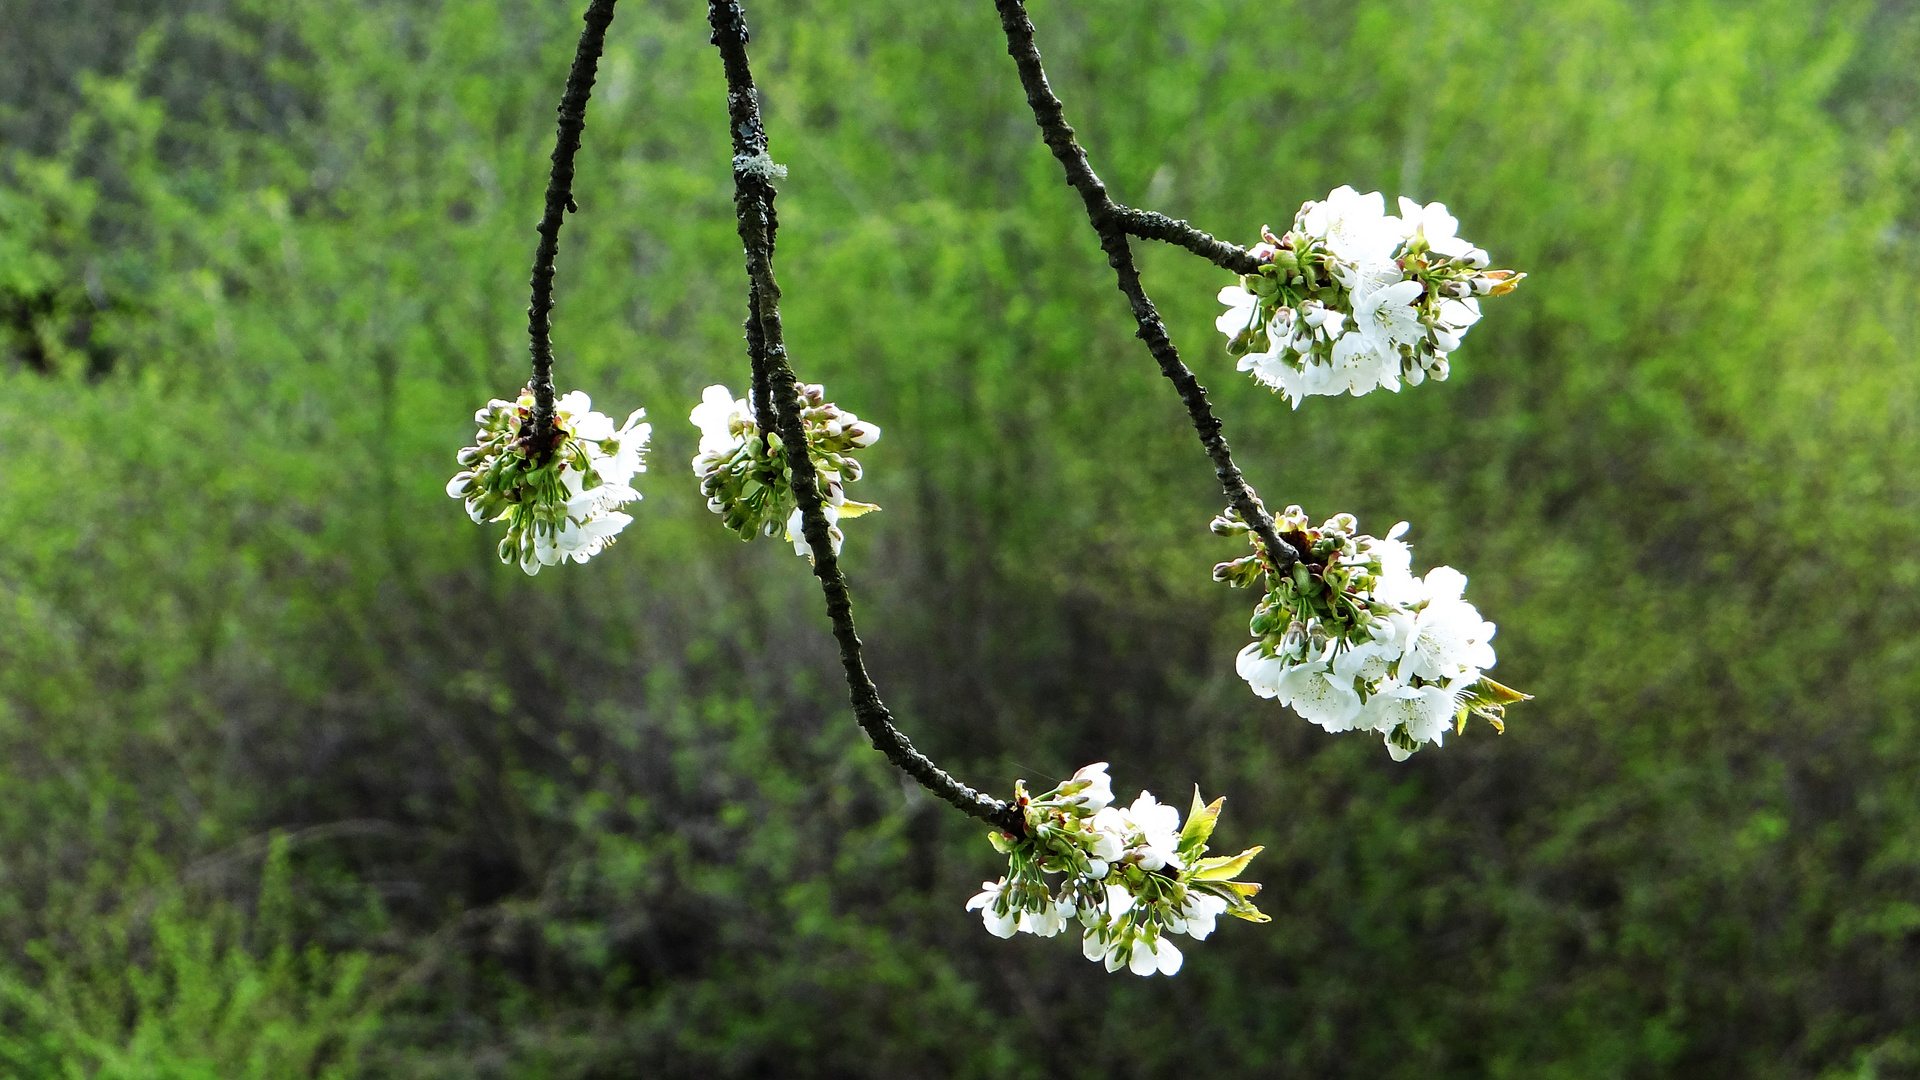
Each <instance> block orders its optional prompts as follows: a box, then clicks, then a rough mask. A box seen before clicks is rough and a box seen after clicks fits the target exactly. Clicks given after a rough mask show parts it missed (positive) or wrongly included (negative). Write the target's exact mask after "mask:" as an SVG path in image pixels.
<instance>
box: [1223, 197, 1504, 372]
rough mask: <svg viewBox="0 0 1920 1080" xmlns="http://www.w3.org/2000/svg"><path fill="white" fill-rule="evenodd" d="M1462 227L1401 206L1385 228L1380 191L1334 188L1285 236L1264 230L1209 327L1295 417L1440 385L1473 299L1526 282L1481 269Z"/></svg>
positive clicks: (1438, 214)
mask: <svg viewBox="0 0 1920 1080" xmlns="http://www.w3.org/2000/svg"><path fill="white" fill-rule="evenodd" d="M1458 228H1459V222H1457V221H1455V220H1454V218H1453V215H1451V214H1449V213H1447V208H1446V207H1445V206H1444V205H1442V204H1440V203H1437V202H1436V203H1428V204H1427V205H1425V206H1421V205H1419V204H1418V203H1415V202H1414V201H1413V200H1411V199H1407V198H1402V199H1401V200H1400V216H1399V217H1391V216H1389V215H1388V214H1387V212H1386V204H1385V201H1384V200H1383V199H1382V198H1381V195H1380V193H1379V192H1377V191H1370V192H1368V193H1366V194H1364V195H1362V194H1360V193H1359V192H1357V191H1355V190H1353V189H1352V188H1350V187H1339V188H1335V189H1334V190H1333V191H1332V192H1331V193H1330V194H1328V196H1327V197H1326V199H1325V200H1324V201H1321V202H1308V203H1305V204H1303V205H1302V206H1301V207H1300V212H1299V213H1298V214H1297V215H1295V217H1294V220H1293V228H1292V229H1290V230H1288V232H1287V233H1286V234H1285V235H1284V236H1275V235H1273V233H1272V232H1271V231H1269V230H1268V229H1266V228H1265V227H1262V228H1261V230H1260V232H1261V237H1262V242H1261V243H1259V244H1256V245H1254V247H1253V248H1252V255H1253V257H1254V258H1255V259H1256V260H1258V261H1259V262H1260V269H1259V271H1258V272H1257V273H1253V274H1246V275H1243V276H1242V277H1241V278H1240V284H1238V285H1229V286H1227V287H1226V288H1224V289H1222V290H1220V302H1221V303H1223V304H1226V305H1227V311H1226V313H1225V314H1223V315H1221V316H1220V317H1219V318H1218V319H1216V320H1215V321H1214V325H1215V326H1216V327H1217V328H1218V329H1219V330H1220V332H1221V333H1223V334H1225V335H1227V351H1228V352H1230V353H1232V354H1233V355H1236V356H1239V357H1240V370H1241V371H1250V372H1252V373H1253V376H1254V377H1255V378H1256V379H1259V380H1260V381H1261V382H1262V383H1265V384H1266V385H1267V386H1269V387H1272V388H1273V389H1274V390H1276V391H1278V392H1279V393H1282V394H1285V395H1286V396H1287V398H1288V399H1289V400H1291V401H1292V402H1293V407H1294V408H1296V409H1297V408H1299V407H1300V402H1301V401H1302V400H1303V399H1305V398H1307V397H1309V396H1313V395H1336V394H1343V393H1344V394H1352V395H1353V396H1355V397H1359V396H1360V395H1361V394H1364V393H1367V392H1368V391H1370V390H1372V389H1374V388H1375V387H1385V388H1387V389H1388V390H1392V391H1394V392H1396V393H1398V392H1399V390H1400V383H1401V381H1402V380H1405V381H1406V383H1407V385H1409V386H1418V385H1420V384H1421V383H1422V382H1424V381H1425V380H1426V379H1427V377H1428V376H1429V375H1431V376H1432V377H1433V378H1435V379H1439V380H1445V379H1446V377H1447V371H1448V367H1447V355H1448V354H1449V353H1451V352H1453V351H1454V350H1455V349H1457V348H1459V347H1460V339H1461V338H1463V337H1464V336H1466V333H1467V330H1468V328H1469V327H1471V326H1473V324H1474V323H1476V322H1478V321H1479V320H1480V301H1479V297H1482V296H1500V295H1502V294H1505V293H1509V292H1512V291H1513V290H1514V288H1515V287H1517V286H1518V285H1519V283H1520V279H1522V278H1524V277H1526V275H1525V274H1520V273H1515V272H1514V271H1512V270H1491V269H1488V266H1489V263H1490V261H1491V260H1490V259H1489V257H1488V255H1487V253H1486V252H1485V251H1482V250H1481V249H1479V248H1477V247H1475V246H1473V244H1472V243H1470V242H1469V241H1467V240H1465V239H1463V238H1461V237H1460V236H1458V235H1457V230H1458Z"/></svg>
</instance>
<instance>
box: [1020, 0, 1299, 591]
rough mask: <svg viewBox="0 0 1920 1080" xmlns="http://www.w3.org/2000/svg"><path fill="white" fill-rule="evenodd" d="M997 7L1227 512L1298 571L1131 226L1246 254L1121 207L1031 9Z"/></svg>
mask: <svg viewBox="0 0 1920 1080" xmlns="http://www.w3.org/2000/svg"><path fill="white" fill-rule="evenodd" d="M994 5H995V6H996V7H997V8H998V9H999V11H1000V28H1001V29H1002V30H1004V31H1006V35H1007V53H1008V55H1010V56H1012V57H1013V62H1014V65H1015V66H1016V67H1018V68H1019V69H1020V85H1021V86H1023V87H1024V88H1025V89H1026V91H1027V106H1028V107H1029V108H1031V109H1032V110H1033V120H1034V123H1036V124H1039V125H1040V135H1041V138H1043V139H1044V140H1045V141H1046V144H1047V147H1048V148H1049V149H1051V150H1052V151H1053V156H1054V157H1055V158H1057V159H1059V161H1060V167H1061V168H1062V169H1064V170H1066V174H1067V183H1068V184H1070V185H1072V186H1073V189H1074V190H1075V191H1078V192H1079V193H1080V201H1081V202H1083V203H1085V204H1086V207H1087V220H1088V221H1089V222H1091V223H1092V225H1093V230H1094V232H1096V233H1098V234H1099V235H1100V248H1101V250H1103V251H1105V252H1106V253H1107V264H1108V265H1109V266H1112V267H1113V272H1114V276H1115V277H1117V278H1118V279H1119V286H1120V291H1121V292H1122V293H1123V294H1125V296H1126V298H1127V303H1128V304H1130V305H1131V306H1132V308H1133V320H1134V322H1135V323H1136V324H1137V326H1138V328H1137V329H1136V330H1135V331H1134V336H1135V337H1138V338H1139V339H1140V340H1141V341H1144V342H1146V344H1147V351H1148V352H1150V353H1152V354H1153V359H1154V361H1155V362H1157V363H1158V364H1159V365H1160V373H1161V374H1162V375H1165V376H1166V377H1167V381H1168V382H1171V383H1173V388H1174V390H1175V391H1176V392H1178V393H1179V395H1180V401H1181V402H1182V403H1183V404H1184V405H1186V407H1187V415H1188V416H1189V417H1191V418H1192V420H1193V427H1194V430H1195V431H1197V432H1199V434H1200V444H1201V445H1202V446H1204V447H1205V448H1206V451H1207V456H1208V457H1209V458H1211V459H1212V460H1213V471H1214V474H1215V475H1216V476H1218V477H1219V478H1220V488H1221V490H1222V491H1224V492H1225V493H1226V496H1227V503H1228V505H1230V506H1232V507H1233V508H1234V509H1235V510H1237V511H1239V512H1240V516H1241V517H1242V518H1243V519H1245V520H1246V522H1247V524H1249V525H1250V526H1252V527H1253V531H1254V534H1255V535H1256V536H1258V537H1259V538H1260V540H1261V542H1262V543H1264V544H1265V545H1266V548H1267V552H1268V557H1269V559H1270V560H1271V562H1272V563H1273V567H1274V569H1275V570H1276V571H1284V570H1285V569H1287V567H1289V566H1291V565H1293V563H1294V561H1295V560H1296V559H1298V558H1299V555H1300V553H1299V552H1296V551H1295V550H1294V548H1293V545H1291V544H1289V543H1287V542H1286V541H1284V540H1282V539H1280V537H1279V536H1278V535H1277V534H1276V533H1275V532H1274V531H1273V518H1272V516H1271V515H1269V514H1268V513H1267V510H1266V507H1264V506H1262V505H1261V503H1260V498H1259V496H1257V495H1255V494H1254V493H1253V489H1252V488H1251V487H1249V486H1248V485H1247V481H1246V478H1245V477H1244V476H1242V475H1241V474H1240V467H1239V466H1237V465H1235V464H1234V463H1233V451H1232V450H1231V448H1229V447H1228V446H1227V440H1226V437H1225V436H1224V435H1222V434H1221V433H1220V420H1219V418H1218V417H1216V416H1214V415H1213V408H1212V406H1210V405H1209V404H1208V403H1207V388H1206V387H1204V386H1201V385H1200V380H1199V379H1197V378H1195V377H1194V374H1193V371H1192V370H1191V369H1189V368H1188V367H1187V365H1186V364H1184V363H1182V362H1181V360H1180V352H1179V350H1178V349H1176V348H1174V345H1173V340H1172V339H1171V338H1169V337H1168V336H1167V327H1166V324H1165V323H1163V322H1161V321H1160V313H1159V312H1158V311H1156V310H1154V306H1153V301H1152V300H1150V299H1148V297H1147V293H1146V290H1145V289H1144V288H1142V287H1141V285H1140V271H1139V269H1138V268H1137V267H1135V266H1134V263H1133V248H1132V246H1131V245H1130V244H1129V243H1128V242H1127V232H1128V231H1129V230H1128V224H1129V222H1132V223H1134V224H1135V225H1136V227H1137V228H1139V229H1147V228H1153V229H1156V230H1159V231H1160V232H1162V233H1165V234H1166V235H1163V236H1160V237H1158V238H1159V239H1173V238H1174V237H1181V238H1182V239H1175V240H1174V242H1175V243H1180V244H1181V245H1182V246H1184V247H1187V248H1188V249H1189V250H1195V251H1199V253H1200V254H1202V255H1206V256H1207V257H1208V258H1211V259H1214V261H1216V262H1218V261H1219V258H1216V257H1215V255H1214V254H1209V252H1210V251H1213V250H1215V249H1219V250H1220V253H1221V254H1222V257H1224V255H1225V252H1226V249H1232V250H1235V251H1237V250H1239V249H1237V248H1232V245H1230V244H1223V243H1221V242H1220V241H1218V240H1214V239H1213V238H1212V237H1211V236H1207V235H1206V234H1205V233H1201V232H1198V231H1197V230H1193V229H1190V228H1188V227H1187V225H1186V223H1185V222H1176V221H1174V220H1173V219H1171V218H1168V217H1166V216H1165V215H1163V214H1149V213H1145V212H1142V211H1138V210H1129V209H1127V208H1126V207H1123V206H1120V205H1119V204H1117V203H1115V202H1114V201H1113V199H1112V197H1110V196H1109V195H1108V194H1107V187H1106V185H1105V184H1102V183H1101V182H1100V178H1099V177H1098V176H1096V175H1095V174H1094V171H1093V166H1091V165H1089V164H1088V163H1087V153H1086V151H1085V150H1082V149H1081V148H1080V144H1079V143H1078V142H1077V141H1075V140H1074V137H1073V128H1072V127H1071V126H1069V125H1068V124H1067V115H1066V110H1065V108H1063V107H1062V106H1061V104H1060V99H1059V98H1057V97H1055V96H1054V94H1053V88H1052V87H1050V86H1048V85H1047V72H1046V69H1045V68H1043V67H1041V65H1040V48H1039V46H1037V45H1036V44H1034V40H1033V20H1031V19H1029V18H1028V17H1027V9H1026V5H1025V4H1024V3H1023V2H1022V0H994ZM1175 226H1178V228H1175ZM1188 234H1191V235H1188ZM1202 240H1204V241H1205V245H1203V246H1207V245H1211V246H1209V247H1207V250H1201V249H1200V248H1197V247H1195V246H1194V245H1195V244H1196V243H1200V242H1201V241H1202ZM1249 262H1251V259H1249ZM1222 265H1225V264H1224V263H1222ZM1228 269H1232V267H1228Z"/></svg>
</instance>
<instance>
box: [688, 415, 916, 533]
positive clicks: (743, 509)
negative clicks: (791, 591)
mask: <svg viewBox="0 0 1920 1080" xmlns="http://www.w3.org/2000/svg"><path fill="white" fill-rule="evenodd" d="M801 399H802V400H801V402H800V422H801V424H802V426H803V427H804V429H805V430H806V433H807V456H808V457H809V458H811V459H812V461H813V467H814V469H815V471H816V472H817V473H818V474H819V477H820V489H821V490H820V493H821V496H822V498H823V499H824V500H825V505H824V506H822V507H821V509H822V510H824V511H825V512H826V515H827V524H828V526H829V527H830V535H831V536H832V538H833V551H834V554H836V555H838V554H839V553H840V545H841V544H842V543H843V542H845V540H846V535H845V534H844V533H842V532H841V531H840V520H841V519H842V518H856V517H859V516H861V515H862V514H869V513H872V512H873V511H875V510H878V509H880V508H879V507H878V506H875V505H873V504H872V503H862V502H853V501H851V500H849V499H848V498H847V491H846V485H848V484H851V483H853V482H854V481H856V480H858V479H860V475H861V470H860V463H859V462H858V461H855V460H854V458H853V453H854V451H856V450H861V449H864V448H866V447H869V446H872V445H873V444H874V443H876V442H879V441H880V427H879V425H877V424H870V423H867V422H866V421H864V420H862V419H860V418H859V417H857V416H855V415H853V414H852V413H850V412H847V411H845V410H843V409H841V408H840V407H839V406H837V405H835V404H834V403H833V402H831V401H828V400H827V399H826V391H825V389H824V388H823V387H821V386H819V385H817V384H810V385H807V386H804V387H802V388H801ZM688 419H689V420H691V421H692V422H693V425H694V426H695V427H697V428H699V429H700V453H699V454H698V455H696V456H695V457H694V459H693V474H694V475H695V476H697V477H699V478H700V493H701V494H703V495H705V496H706V497H707V509H709V510H712V511H713V512H714V513H716V514H719V515H720V516H721V518H722V520H724V521H725V522H726V524H727V528H729V529H731V530H733V531H734V532H736V533H738V534H740V539H742V540H751V539H753V537H754V536H755V534H758V533H765V534H766V535H768V536H772V535H774V534H775V532H776V531H782V530H784V533H785V535H786V538H787V539H788V540H791V541H792V542H793V550H794V553H795V554H797V555H805V556H806V557H807V558H808V559H811V558H813V554H812V552H810V551H808V550H807V541H806V538H805V537H803V536H802V535H801V534H800V510H799V507H797V506H795V505H794V500H793V480H792V473H791V471H790V470H789V469H788V467H787V456H786V453H785V450H784V447H783V445H782V443H781V441H780V433H779V432H777V431H770V432H767V433H766V434H765V435H764V436H763V435H762V434H761V431H760V425H759V424H758V423H757V422H756V421H755V420H754V414H753V408H752V406H751V405H749V404H748V402H747V400H746V399H745V398H740V399H735V398H734V396H733V393H732V391H730V390H728V389H727V388H726V387H724V386H709V387H707V389H706V392H705V393H704V394H702V395H701V398H700V404H699V405H696V406H694V409H693V414H692V415H691V416H689V417H688Z"/></svg>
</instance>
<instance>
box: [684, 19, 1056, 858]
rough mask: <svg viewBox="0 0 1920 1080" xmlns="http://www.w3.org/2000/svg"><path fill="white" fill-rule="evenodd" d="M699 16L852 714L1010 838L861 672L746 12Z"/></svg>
mask: <svg viewBox="0 0 1920 1080" xmlns="http://www.w3.org/2000/svg"><path fill="white" fill-rule="evenodd" d="M707 18H708V22H709V23H710V24H711V25H712V27H713V38H712V40H713V44H714V45H716V46H718V47H719V49H720V57H721V60H722V61H723V62H724V64H725V66H726V72H727V118H728V121H729V126H730V128H731V130H732V132H733V152H734V168H733V182H734V199H733V202H734V210H735V213H736V216H737V217H738V219H739V226H740V241H741V243H742V244H743V245H744V246H745V248H746V256H747V277H748V280H749V281H750V282H751V286H750V292H749V297H748V304H749V318H748V326H747V348H748V357H749V359H750V360H751V361H752V363H753V377H754V387H755V389H756V392H759V390H760V388H762V387H765V392H764V393H761V394H760V399H759V401H758V402H757V403H756V406H757V410H758V411H757V415H760V416H764V415H765V411H766V409H767V408H768V404H769V402H770V404H771V407H772V411H773V413H774V416H773V418H772V419H773V422H774V425H775V426H774V427H773V430H777V431H778V432H779V433H780V438H781V440H782V441H783V442H784V443H785V444H786V454H787V466H788V468H789V469H790V470H791V471H792V473H793V496H794V499H795V501H797V502H798V503H799V504H800V515H801V520H802V522H803V523H804V524H803V532H804V533H805V535H806V540H807V544H808V545H809V546H810V547H811V548H812V550H813V572H814V575H815V576H816V577H818V578H819V579H820V589H821V591H822V592H823V593H825V594H826V601H827V617H828V619H830V620H831V621H832V623H833V636H834V637H835V638H836V639H838V641H839V643H840V664H841V666H842V667H843V668H844V669H845V670H846V676H847V689H848V692H849V694H850V696H851V698H852V702H853V715H854V717H855V719H857V720H858V721H859V722H860V726H861V728H862V729H864V730H865V731H866V733H867V737H868V738H869V739H871V740H872V741H873V745H874V748H875V749H877V750H879V751H880V752H881V753H883V754H885V755H886V756H887V760H888V761H891V762H893V764H894V765H895V766H897V767H899V768H900V769H901V770H902V771H903V772H905V773H906V774H907V775H909V776H911V777H913V778H914V779H915V780H918V781H919V782H920V783H921V785H922V786H924V787H925V788H926V789H927V790H929V791H931V792H933V793H934V794H935V795H938V796H939V797H940V798H942V799H945V800H946V801H947V802H949V803H951V804H953V805H954V806H956V807H958V808H960V809H961V810H962V811H964V812H966V813H967V814H970V815H972V816H973V817H976V818H979V819H980V820H982V821H985V822H987V823H988V824H991V825H993V826H995V827H996V828H999V829H1002V830H1004V831H1007V832H1012V833H1016V834H1017V833H1019V832H1021V831H1023V830H1024V827H1025V826H1024V822H1023V821H1022V819H1021V814H1020V811H1019V810H1018V808H1016V807H1014V806H1011V805H1009V804H1008V803H1006V802H1003V801H1001V800H999V799H996V798H994V797H993V796H991V795H986V794H983V793H981V792H978V791H975V790H974V789H972V788H970V787H968V786H967V785H965V784H963V783H961V782H960V781H959V780H956V779H954V778H953V777H952V776H951V775H949V774H948V773H947V772H946V771H945V770H943V769H941V768H940V767H939V766H938V765H935V764H934V763H933V762H932V761H931V760H930V759H928V757H927V756H926V755H925V754H922V753H921V752H920V751H918V750H916V749H914V746H913V743H911V742H909V741H908V739H907V737H906V736H905V735H904V734H902V733H901V732H900V729H899V728H897V727H895V726H894V723H893V715H892V714H891V713H890V712H888V711H887V707H886V705H885V704H884V703H883V702H882V701H881V700H880V692H879V691H878V690H877V689H875V687H874V685H873V680H872V679H871V678H870V677H869V676H868V675H867V669H866V663H865V661H864V660H862V658H861V653H860V635H859V633H858V632H857V631H856V629H855V627H854V622H853V600H852V597H851V596H850V595H849V593H848V591H847V579H846V577H845V576H844V575H843V574H841V572H840V563H839V560H838V558H837V557H836V556H835V555H834V552H833V542H832V539H831V538H830V537H829V535H828V528H829V526H828V523H827V517H826V514H825V513H824V512H823V510H822V503H821V499H820V486H819V479H818V476H817V474H816V473H815V470H814V467H813V462H812V460H811V459H809V458H808V456H807V441H806V432H805V429H804V428H803V426H802V423H801V420H800V393H799V387H798V384H797V379H796V377H795V376H794V373H793V368H792V367H791V366H789V364H788V362H787V350H786V344H785V341H784V340H783V338H782V336H781V328H780V286H779V284H778V283H777V282H776V281H775V280H774V276H773V233H774V227H775V218H774V211H773V200H774V188H773V183H772V177H771V162H770V160H768V159H767V158H766V157H765V155H766V153H767V133H766V128H765V126H764V125H763V124H762V123H761V119H760V100H759V97H758V95H757V93H756V91H755V90H754V85H753V72H752V70H751V69H750V68H749V67H748V64H747V23H746V14H745V12H744V11H742V10H741V6H740V3H739V0H709V2H708V5H707ZM756 163H758V164H756ZM756 322H757V324H758V325H757V326H756V325H755V323H756ZM760 423H761V424H762V430H767V429H768V428H767V424H766V420H764V419H762V420H761V421H760Z"/></svg>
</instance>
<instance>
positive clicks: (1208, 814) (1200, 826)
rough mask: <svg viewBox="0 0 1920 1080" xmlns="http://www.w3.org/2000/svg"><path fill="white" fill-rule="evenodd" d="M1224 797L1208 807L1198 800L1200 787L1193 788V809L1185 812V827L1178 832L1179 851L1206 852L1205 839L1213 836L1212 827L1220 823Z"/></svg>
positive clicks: (1183, 852) (1224, 801) (1204, 802)
mask: <svg viewBox="0 0 1920 1080" xmlns="http://www.w3.org/2000/svg"><path fill="white" fill-rule="evenodd" d="M1226 801H1227V799H1226V796H1224V795H1222V796H1221V797H1220V798H1218V799H1215V800H1213V803H1212V805H1208V804H1207V803H1206V801H1205V800H1203V799H1201V798H1200V785H1198V784H1195V785H1194V786H1193V809H1191V810H1188V811H1187V825H1186V827H1185V828H1183V829H1181V830H1180V851H1181V853H1182V854H1185V853H1186V852H1188V851H1204V850H1206V845H1207V837H1209V836H1212V835H1213V827H1214V826H1215V825H1217V824H1219V822H1220V807H1221V806H1222V805H1224V804H1225V803H1226Z"/></svg>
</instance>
